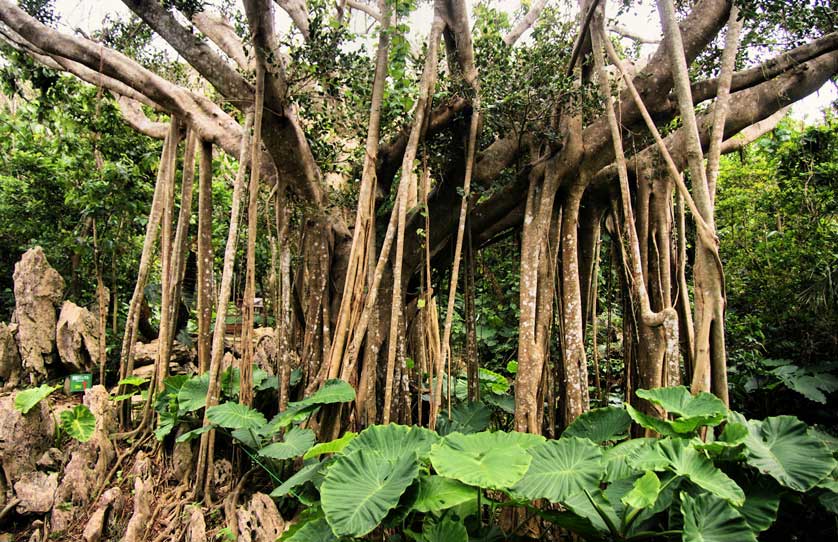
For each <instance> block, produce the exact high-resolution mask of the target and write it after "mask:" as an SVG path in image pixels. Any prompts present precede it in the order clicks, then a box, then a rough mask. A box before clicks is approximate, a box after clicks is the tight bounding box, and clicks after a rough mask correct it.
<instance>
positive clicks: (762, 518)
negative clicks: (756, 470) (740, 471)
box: [739, 476, 782, 533]
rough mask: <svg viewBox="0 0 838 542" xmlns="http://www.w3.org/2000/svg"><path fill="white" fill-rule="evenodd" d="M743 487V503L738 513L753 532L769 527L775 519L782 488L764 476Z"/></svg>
mask: <svg viewBox="0 0 838 542" xmlns="http://www.w3.org/2000/svg"><path fill="white" fill-rule="evenodd" d="M744 489H745V504H744V505H742V507H741V508H739V513H740V514H741V515H742V517H744V518H745V521H747V522H748V525H749V526H750V527H751V530H752V531H753V532H755V533H761V532H762V531H764V530H766V529H767V528H769V527H771V524H772V523H774V520H776V519H777V509H778V508H779V506H780V494H781V493H782V489H781V488H780V487H779V486H778V485H777V483H776V482H774V481H773V480H771V479H770V478H766V477H764V476H762V477H760V478H758V479H757V480H756V482H754V483H752V484H750V485H747V486H745V488H744Z"/></svg>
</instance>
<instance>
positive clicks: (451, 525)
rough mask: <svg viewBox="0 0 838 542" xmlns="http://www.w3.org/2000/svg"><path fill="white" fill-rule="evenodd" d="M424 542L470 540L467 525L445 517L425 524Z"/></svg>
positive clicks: (463, 541)
mask: <svg viewBox="0 0 838 542" xmlns="http://www.w3.org/2000/svg"><path fill="white" fill-rule="evenodd" d="M422 540H423V542H468V531H466V526H465V525H463V524H462V523H460V522H459V521H453V520H451V519H448V518H443V519H442V520H440V521H437V522H436V523H433V524H429V523H426V524H425V528H424V529H423V530H422Z"/></svg>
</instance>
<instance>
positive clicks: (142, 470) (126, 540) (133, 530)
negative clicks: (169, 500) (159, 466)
mask: <svg viewBox="0 0 838 542" xmlns="http://www.w3.org/2000/svg"><path fill="white" fill-rule="evenodd" d="M132 473H133V474H134V475H135V476H136V478H134V513H133V514H132V515H131V519H129V520H128V527H127V528H126V529H125V536H124V537H123V538H122V540H123V542H138V541H139V540H142V538H143V535H144V534H145V531H146V528H147V527H148V522H149V520H150V519H151V501H152V500H153V499H154V481H153V480H152V478H151V461H150V460H149V458H148V456H146V455H145V454H144V453H143V452H140V453H138V454H137V461H136V463H134V468H133V469H132Z"/></svg>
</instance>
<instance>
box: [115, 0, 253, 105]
mask: <svg viewBox="0 0 838 542" xmlns="http://www.w3.org/2000/svg"><path fill="white" fill-rule="evenodd" d="M122 3H123V4H125V5H126V6H128V7H129V8H130V9H131V11H133V12H134V13H136V14H137V15H138V16H139V17H140V18H141V19H142V20H143V21H145V23H146V24H147V25H148V26H150V27H151V28H152V29H153V30H154V31H155V32H157V34H159V35H160V37H161V38H163V39H164V40H166V42H167V43H168V44H169V45H171V46H172V47H173V48H174V49H175V51H177V52H178V54H180V56H182V57H183V58H184V59H185V60H186V61H187V62H189V64H190V65H191V66H192V67H194V68H195V69H196V70H197V71H198V73H200V74H201V75H202V76H203V77H204V78H206V80H207V81H209V82H210V84H211V85H212V86H214V87H215V89H216V90H218V92H220V93H221V94H222V95H223V96H225V97H226V98H228V99H231V100H234V101H238V102H239V104H240V103H241V102H246V103H250V102H251V101H252V100H253V88H252V87H251V86H250V84H249V83H248V82H247V81H245V79H244V77H242V76H241V75H240V74H239V73H238V72H237V71H236V70H235V69H234V68H233V67H232V66H230V65H229V64H228V63H226V62H224V60H223V59H222V58H221V57H219V56H218V55H217V54H216V53H215V51H213V50H212V48H210V46H209V45H207V43H205V42H204V41H203V40H201V38H200V37H198V36H197V35H195V34H193V33H192V32H191V30H190V29H187V28H185V27H183V26H182V25H181V24H180V23H179V22H178V20H177V19H176V18H175V16H174V14H172V12H170V11H169V10H167V9H166V8H165V7H164V6H163V4H161V3H160V2H158V1H157V0H122Z"/></svg>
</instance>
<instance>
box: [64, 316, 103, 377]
mask: <svg viewBox="0 0 838 542" xmlns="http://www.w3.org/2000/svg"><path fill="white" fill-rule="evenodd" d="M55 344H56V347H57V348H58V356H59V357H60V358H61V363H62V364H63V365H64V366H65V367H67V369H68V370H70V371H71V372H76V373H87V372H91V371H92V370H93V369H94V367H99V365H100V364H101V362H102V360H101V359H99V322H98V320H97V318H96V316H94V315H93V313H91V312H90V311H89V310H87V309H85V308H84V307H79V306H78V305H76V304H75V303H73V302H72V301H65V302H64V304H63V305H62V306H61V314H60V315H59V317H58V324H57V325H56V328H55Z"/></svg>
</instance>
